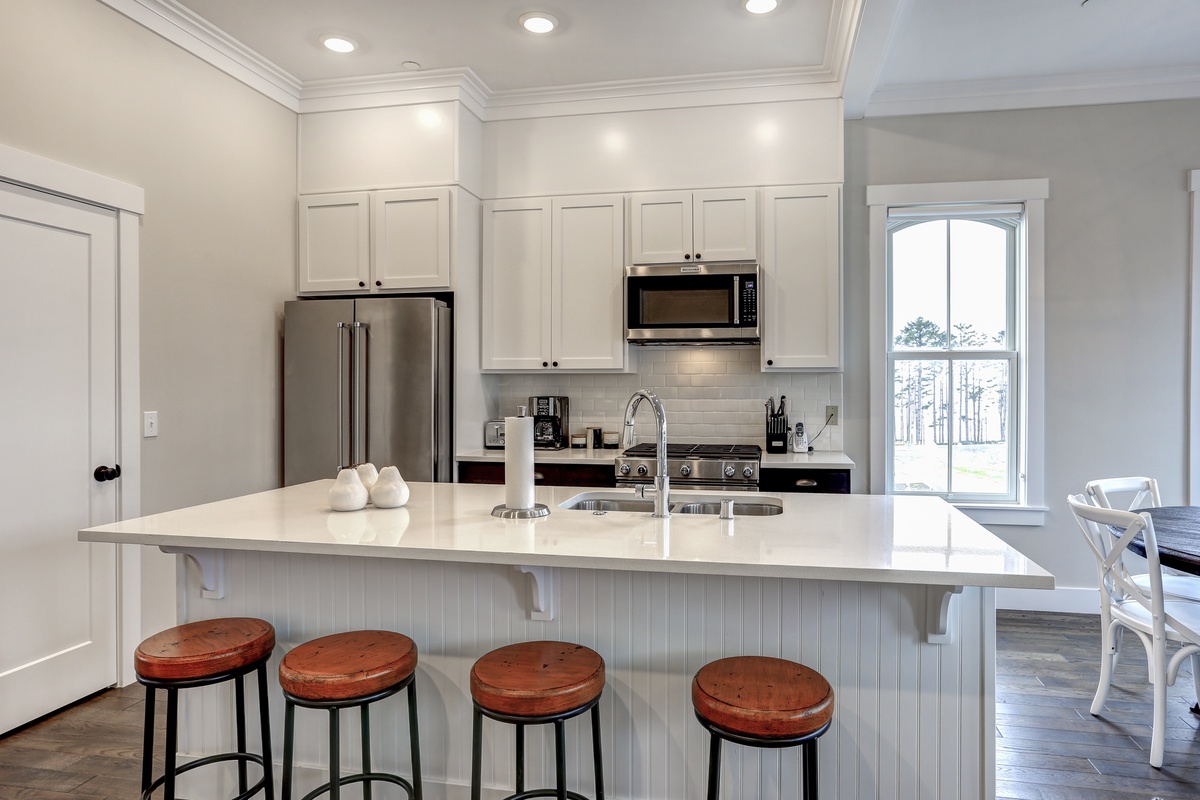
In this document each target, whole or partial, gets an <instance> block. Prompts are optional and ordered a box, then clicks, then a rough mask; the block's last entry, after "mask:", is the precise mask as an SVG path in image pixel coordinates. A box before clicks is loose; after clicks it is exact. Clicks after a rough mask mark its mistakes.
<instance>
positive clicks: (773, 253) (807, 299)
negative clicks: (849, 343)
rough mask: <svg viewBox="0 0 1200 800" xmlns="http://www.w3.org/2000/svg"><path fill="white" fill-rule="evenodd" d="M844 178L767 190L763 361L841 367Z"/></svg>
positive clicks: (779, 366) (771, 366)
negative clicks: (824, 182) (842, 183)
mask: <svg viewBox="0 0 1200 800" xmlns="http://www.w3.org/2000/svg"><path fill="white" fill-rule="evenodd" d="M841 227H842V226H841V186H840V185H838V184H814V185H810V186H785V187H775V188H769V189H764V190H763V258H762V267H761V275H760V279H759V283H760V291H759V298H760V299H759V303H760V308H759V320H760V322H759V325H760V328H761V330H762V347H761V353H762V368H763V370H764V371H768V372H770V371H775V370H798V369H814V370H825V371H829V370H835V371H836V370H840V369H841V368H842V258H841Z"/></svg>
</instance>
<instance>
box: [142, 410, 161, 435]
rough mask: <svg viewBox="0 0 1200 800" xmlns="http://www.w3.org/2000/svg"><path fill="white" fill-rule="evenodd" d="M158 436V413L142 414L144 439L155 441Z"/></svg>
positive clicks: (147, 412) (146, 412)
mask: <svg viewBox="0 0 1200 800" xmlns="http://www.w3.org/2000/svg"><path fill="white" fill-rule="evenodd" d="M156 436H158V412H157V411H143V412H142V438H143V439H153V438H154V437H156Z"/></svg>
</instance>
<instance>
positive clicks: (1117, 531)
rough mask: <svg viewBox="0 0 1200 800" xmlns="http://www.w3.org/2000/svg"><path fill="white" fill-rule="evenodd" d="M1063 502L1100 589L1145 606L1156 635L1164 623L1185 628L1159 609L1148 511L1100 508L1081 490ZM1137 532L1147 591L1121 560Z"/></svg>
mask: <svg viewBox="0 0 1200 800" xmlns="http://www.w3.org/2000/svg"><path fill="white" fill-rule="evenodd" d="M1067 504H1068V505H1070V507H1071V513H1072V514H1074V515H1075V521H1076V522H1077V523H1079V528H1080V530H1082V531H1083V534H1084V539H1085V540H1086V541H1087V544H1088V548H1089V549H1090V550H1091V551H1092V555H1093V556H1094V557H1095V559H1096V571H1097V575H1098V577H1099V582H1100V591H1101V592H1103V593H1105V594H1106V595H1107V597H1108V599H1109V600H1110V601H1111V602H1112V603H1114V604H1119V603H1123V602H1128V601H1130V600H1133V601H1136V602H1137V603H1138V604H1139V605H1141V606H1143V607H1144V608H1146V610H1148V611H1149V612H1150V615H1151V617H1152V618H1153V621H1154V630H1155V634H1156V635H1162V634H1163V632H1164V630H1165V627H1166V626H1167V625H1170V626H1171V627H1174V628H1176V629H1179V628H1182V629H1183V630H1185V631H1187V630H1188V629H1187V628H1186V627H1183V626H1182V625H1179V624H1178V623H1177V621H1176V620H1174V619H1168V618H1167V616H1166V614H1165V613H1164V610H1163V591H1162V565H1161V563H1160V562H1159V559H1158V540H1157V539H1155V537H1154V522H1153V521H1152V520H1151V519H1150V515H1149V514H1135V513H1134V512H1132V511H1124V510H1121V509H1117V508H1102V507H1100V506H1096V505H1093V504H1091V503H1089V502H1087V500H1086V499H1085V498H1084V496H1083V495H1081V494H1075V495H1068V496H1067ZM1138 534H1141V535H1142V540H1143V542H1144V543H1145V546H1146V562H1147V564H1149V567H1150V569H1149V570H1148V575H1149V578H1150V586H1149V590H1148V591H1147V590H1145V589H1142V588H1141V587H1139V586H1138V585H1137V584H1136V583H1134V581H1133V578H1132V577H1131V576H1130V574H1129V570H1128V569H1126V567H1125V564H1124V561H1123V557H1124V555H1125V552H1126V550H1127V549H1128V547H1129V544H1130V542H1132V541H1133V540H1134V539H1135V538H1136V537H1137V536H1138Z"/></svg>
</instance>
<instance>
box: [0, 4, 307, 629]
mask: <svg viewBox="0 0 1200 800" xmlns="http://www.w3.org/2000/svg"><path fill="white" fill-rule="evenodd" d="M0 20H3V29H4V41H5V44H4V47H3V48H0V109H2V111H0V142H3V143H4V144H6V145H9V146H11V147H15V148H17V149H20V150H24V151H26V152H29V153H34V154H36V155H40V156H44V157H46V158H50V159H54V160H57V161H61V162H64V163H66V164H70V165H72V166H75V167H79V168H82V169H86V170H89V171H91V172H96V173H99V174H101V175H105V176H108V177H111V178H116V179H118V180H122V181H125V182H127V183H131V184H134V185H136V186H140V187H142V188H144V189H145V192H146V213H145V217H144V218H143V222H142V229H141V282H140V289H141V304H140V305H141V385H142V400H141V407H142V408H143V409H153V410H157V411H158V413H159V425H160V430H161V433H160V435H159V437H158V438H157V439H149V440H144V441H143V447H142V466H143V474H142V475H141V476H140V477H141V482H142V512H143V513H154V512H158V511H163V510H166V509H171V508H178V507H181V506H187V505H194V504H197V503H203V502H208V501H212V500H217V499H221V498H225V497H231V496H235V495H241V494H247V493H249V492H253V491H260V490H263V489H269V488H273V487H275V486H277V485H278V482H279V474H280V464H279V452H280V442H279V375H280V369H279V366H278V365H279V359H280V353H279V323H278V317H279V315H280V314H281V313H282V305H281V304H282V301H283V300H284V299H286V298H287V297H289V296H292V295H293V289H294V281H293V263H294V252H295V246H294V239H295V233H294V231H295V222H294V219H295V185H296V144H295V143H296V115H295V114H294V113H292V112H291V111H288V110H287V109H285V108H283V107H282V106H279V105H278V104H276V103H274V102H272V101H270V100H267V99H266V98H264V97H263V96H262V95H260V94H258V93H257V92H254V91H252V90H251V89H249V88H247V87H245V86H243V85H242V84H240V83H238V82H236V81H234V80H233V79H232V78H230V77H228V76H226V75H224V74H223V73H221V72H218V71H217V70H216V69H214V68H213V67H211V66H209V65H207V64H205V63H203V62H201V61H200V60H198V59H196V58H194V57H193V56H191V55H189V54H187V53H185V52H184V51H182V50H180V49H179V48H178V47H176V46H175V45H173V44H171V43H169V42H167V41H165V40H163V39H161V38H160V37H158V36H156V35H155V34H153V33H151V32H149V31H148V30H146V29H144V28H142V27H141V26H139V25H137V24H135V23H133V22H131V21H130V20H128V19H126V18H125V17H123V16H121V15H120V14H117V13H116V12H114V11H112V10H111V9H109V8H107V7H105V6H103V5H101V4H100V3H97V2H93V1H92V0H37V2H29V0H0ZM47 288H48V290H50V291H52V290H53V287H52V286H48V287H47ZM131 477H132V476H131ZM144 558H145V559H146V560H145V562H144V563H145V564H146V569H145V571H144V575H143V594H144V597H145V599H146V603H145V608H146V617H145V619H144V620H143V622H144V628H145V629H146V630H153V629H156V628H158V627H163V626H164V625H171V624H174V582H175V572H174V559H173V558H170V557H167V556H163V555H161V554H158V553H157V552H151V551H146V552H145V553H144Z"/></svg>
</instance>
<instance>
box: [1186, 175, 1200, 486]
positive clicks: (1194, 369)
mask: <svg viewBox="0 0 1200 800" xmlns="http://www.w3.org/2000/svg"><path fill="white" fill-rule="evenodd" d="M1188 198H1189V199H1190V200H1191V212H1192V216H1191V225H1192V230H1191V252H1190V254H1189V255H1190V259H1191V270H1190V274H1191V287H1190V289H1191V308H1190V314H1189V316H1188V328H1189V330H1188V343H1189V344H1188V349H1189V352H1188V456H1187V458H1188V479H1187V480H1188V502H1189V503H1191V504H1192V505H1196V503H1197V502H1200V169H1194V170H1192V171H1191V172H1189V173H1188Z"/></svg>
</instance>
